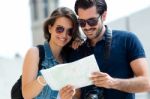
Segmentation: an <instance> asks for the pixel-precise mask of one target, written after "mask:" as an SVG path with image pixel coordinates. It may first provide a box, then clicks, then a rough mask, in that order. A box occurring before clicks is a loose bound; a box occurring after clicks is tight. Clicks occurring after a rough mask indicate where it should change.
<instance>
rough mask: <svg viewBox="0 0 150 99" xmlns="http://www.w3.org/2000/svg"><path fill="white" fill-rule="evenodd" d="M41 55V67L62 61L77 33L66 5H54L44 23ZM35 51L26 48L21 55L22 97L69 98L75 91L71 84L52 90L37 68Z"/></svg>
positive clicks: (72, 15) (37, 51)
mask: <svg viewBox="0 0 150 99" xmlns="http://www.w3.org/2000/svg"><path fill="white" fill-rule="evenodd" d="M44 36H45V39H46V41H45V43H44V45H43V46H44V49H45V58H44V61H43V62H42V65H41V68H42V69H47V68H50V67H52V66H54V65H56V64H59V63H64V62H66V60H65V52H66V51H67V48H68V47H69V46H70V44H71V43H72V41H73V40H74V39H75V38H76V37H78V36H79V31H78V24H77V18H76V15H75V14H74V12H73V11H72V10H70V9H69V8H66V7H61V8H57V9H56V10H54V11H53V12H52V14H51V15H50V17H49V18H48V19H47V20H46V21H45V23H44ZM38 64H39V50H38V48H37V47H33V48H30V49H29V50H28V52H27V54H26V56H25V59H24V64H23V74H22V93H23V97H24V98H25V99H32V98H35V99H58V98H61V99H71V97H72V96H73V95H74V93H75V91H74V88H73V87H72V86H71V85H68V86H65V87H64V88H62V89H61V90H60V91H59V92H58V91H54V90H52V89H51V88H50V87H49V86H48V85H47V84H46V82H45V80H44V78H43V76H42V75H41V73H40V72H39V71H38V70H39V67H38Z"/></svg>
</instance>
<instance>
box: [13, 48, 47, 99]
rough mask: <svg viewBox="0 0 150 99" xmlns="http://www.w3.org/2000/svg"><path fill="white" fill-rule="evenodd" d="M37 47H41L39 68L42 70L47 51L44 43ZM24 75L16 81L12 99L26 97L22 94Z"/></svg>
mask: <svg viewBox="0 0 150 99" xmlns="http://www.w3.org/2000/svg"><path fill="white" fill-rule="evenodd" d="M37 48H38V49H39V58H40V60H39V70H41V67H40V65H41V63H42V61H43V60H44V57H45V52H44V46H43V45H37ZM21 79H22V76H20V78H19V79H18V80H17V81H16V83H15V84H14V85H13V87H12V89H11V99H24V98H23V96H22V88H21V87H22V84H21Z"/></svg>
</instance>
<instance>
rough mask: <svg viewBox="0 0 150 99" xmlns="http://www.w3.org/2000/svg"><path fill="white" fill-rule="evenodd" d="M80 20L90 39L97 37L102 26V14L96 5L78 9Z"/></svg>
mask: <svg viewBox="0 0 150 99" xmlns="http://www.w3.org/2000/svg"><path fill="white" fill-rule="evenodd" d="M78 16H79V18H78V21H79V24H80V26H81V28H82V30H83V32H84V34H85V35H86V36H87V37H88V38H89V39H94V38H96V37H97V33H98V30H99V28H100V27H102V25H103V24H102V20H101V16H100V15H99V14H98V13H97V10H96V7H95V6H93V7H91V8H88V9H82V8H79V9H78Z"/></svg>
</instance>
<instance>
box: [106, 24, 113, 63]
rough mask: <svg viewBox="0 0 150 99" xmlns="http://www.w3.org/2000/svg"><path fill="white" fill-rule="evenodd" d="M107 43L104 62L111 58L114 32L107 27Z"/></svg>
mask: <svg viewBox="0 0 150 99" xmlns="http://www.w3.org/2000/svg"><path fill="white" fill-rule="evenodd" d="M106 31H107V32H106V41H105V47H104V60H105V61H106V60H107V59H108V58H109V56H110V50H111V41H112V30H111V29H109V28H108V27H107V26H106Z"/></svg>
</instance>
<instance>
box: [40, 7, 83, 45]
mask: <svg viewBox="0 0 150 99" xmlns="http://www.w3.org/2000/svg"><path fill="white" fill-rule="evenodd" d="M59 17H66V18H68V19H70V20H71V22H72V23H73V35H72V40H71V42H72V41H73V40H74V39H75V38H76V37H78V36H80V34H79V26H78V22H77V17H76V15H75V13H74V12H73V11H72V10H71V9H70V8H67V7H59V8H57V9H55V10H54V11H53V12H52V13H51V15H50V16H49V17H48V19H47V20H46V21H45V22H44V26H43V31H44V37H45V39H46V40H47V41H49V40H50V38H51V35H50V33H49V30H48V26H49V25H51V26H53V25H54V23H55V21H56V20H57V18H59Z"/></svg>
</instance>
